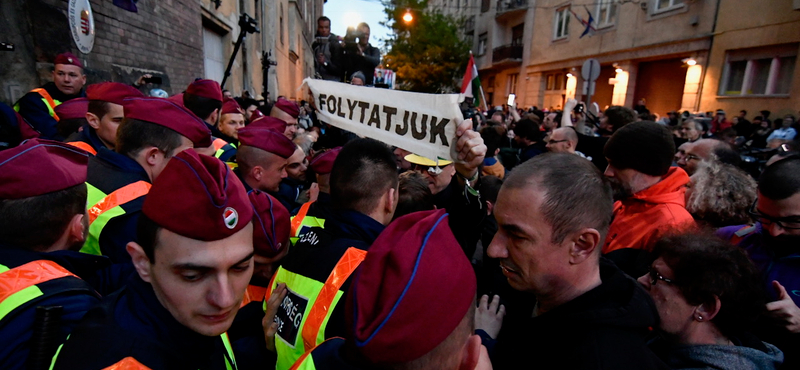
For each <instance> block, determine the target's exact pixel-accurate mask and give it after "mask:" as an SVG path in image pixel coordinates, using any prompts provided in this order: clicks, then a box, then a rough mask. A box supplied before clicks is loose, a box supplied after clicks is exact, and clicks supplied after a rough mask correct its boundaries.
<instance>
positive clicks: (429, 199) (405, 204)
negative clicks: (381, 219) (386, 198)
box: [392, 171, 433, 220]
mask: <svg viewBox="0 0 800 370" xmlns="http://www.w3.org/2000/svg"><path fill="white" fill-rule="evenodd" d="M398 184H399V185H398V191H397V193H398V196H397V208H396V209H395V211H394V217H393V218H392V220H394V219H396V218H398V217H400V216H405V215H407V214H409V213H413V212H418V211H427V210H431V209H433V194H432V193H431V189H430V188H429V187H428V181H427V180H425V177H424V176H423V175H422V174H421V173H419V172H417V171H406V172H403V173H401V174H400V176H399V182H398Z"/></svg>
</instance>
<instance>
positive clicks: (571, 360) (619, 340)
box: [492, 261, 666, 369]
mask: <svg viewBox="0 0 800 370" xmlns="http://www.w3.org/2000/svg"><path fill="white" fill-rule="evenodd" d="M600 278H601V280H602V284H601V285H600V286H598V287H596V288H594V289H592V290H590V291H588V292H586V293H584V294H583V295H581V296H579V297H577V298H575V299H573V300H572V301H570V302H568V303H565V304H563V305H561V306H558V307H556V308H554V309H552V310H550V311H548V312H545V313H544V314H542V315H540V316H537V317H534V318H530V317H529V318H525V319H521V320H517V321H518V322H514V321H512V322H508V321H506V322H504V323H503V329H502V330H501V331H500V334H499V335H498V341H497V343H496V345H495V346H494V351H493V352H494V353H493V355H492V364H493V365H494V368H495V369H518V368H537V369H658V368H666V366H665V365H664V364H663V363H661V362H660V360H659V359H658V358H657V357H656V356H655V355H654V354H653V353H652V352H651V351H650V350H649V349H648V348H647V345H646V340H647V338H646V337H647V335H648V334H649V333H650V332H651V330H652V328H654V327H656V326H657V325H658V312H657V311H656V307H655V304H654V303H653V300H652V299H651V298H650V296H649V295H648V294H647V292H645V290H644V289H642V287H641V286H639V284H638V283H637V282H636V281H635V280H633V279H632V278H630V277H628V276H627V275H625V274H624V273H622V271H620V270H619V269H618V268H617V267H616V266H614V265H613V264H611V263H610V262H607V261H602V262H601V263H600Z"/></svg>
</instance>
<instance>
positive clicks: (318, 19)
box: [317, 15, 331, 24]
mask: <svg viewBox="0 0 800 370" xmlns="http://www.w3.org/2000/svg"><path fill="white" fill-rule="evenodd" d="M322 21H327V22H328V23H331V19H330V18H328V17H326V16H324V15H323V16H321V17H319V18H317V24H319V22H322Z"/></svg>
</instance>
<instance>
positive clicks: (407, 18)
mask: <svg viewBox="0 0 800 370" xmlns="http://www.w3.org/2000/svg"><path fill="white" fill-rule="evenodd" d="M413 20H414V16H413V15H411V10H409V9H406V14H403V22H406V23H411V21H413Z"/></svg>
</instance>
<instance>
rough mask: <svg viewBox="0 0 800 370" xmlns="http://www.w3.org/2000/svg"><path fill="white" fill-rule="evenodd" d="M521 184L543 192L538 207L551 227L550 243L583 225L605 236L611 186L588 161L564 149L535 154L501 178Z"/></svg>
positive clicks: (506, 185)
mask: <svg viewBox="0 0 800 370" xmlns="http://www.w3.org/2000/svg"><path fill="white" fill-rule="evenodd" d="M524 187H532V188H536V189H539V190H540V191H543V192H544V200H543V202H542V205H541V211H542V214H543V215H544V221H545V222H547V223H548V224H549V225H550V226H551V227H552V228H553V238H552V243H561V242H563V241H564V239H565V238H566V237H567V236H569V235H570V234H572V233H574V232H576V231H578V230H580V229H582V228H585V227H591V228H594V229H596V230H597V231H598V232H600V237H601V240H603V239H604V238H605V235H606V232H608V227H609V225H610V224H611V218H612V217H611V216H612V210H613V205H614V201H613V198H612V192H611V186H610V185H609V183H608V181H607V180H606V179H605V177H604V176H603V174H602V173H600V170H598V169H597V167H596V166H595V165H594V164H592V162H591V161H587V160H586V159H584V158H581V157H580V156H577V155H575V154H568V153H545V154H540V155H537V156H535V157H533V158H532V159H530V160H528V161H526V162H524V163H522V164H520V165H519V166H517V167H515V168H514V170H513V171H511V173H510V174H509V176H508V178H506V179H505V181H504V182H503V188H512V189H518V188H524ZM530 222H537V221H534V220H530ZM598 249H599V248H598Z"/></svg>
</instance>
